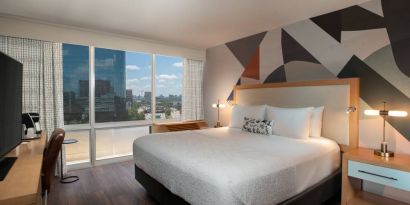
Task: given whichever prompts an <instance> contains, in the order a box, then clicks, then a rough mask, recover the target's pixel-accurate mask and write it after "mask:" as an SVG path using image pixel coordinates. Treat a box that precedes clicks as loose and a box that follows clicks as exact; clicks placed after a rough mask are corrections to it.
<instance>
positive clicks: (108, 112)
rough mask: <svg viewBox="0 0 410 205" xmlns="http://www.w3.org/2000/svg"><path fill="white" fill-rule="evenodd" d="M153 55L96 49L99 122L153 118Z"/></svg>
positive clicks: (97, 118)
mask: <svg viewBox="0 0 410 205" xmlns="http://www.w3.org/2000/svg"><path fill="white" fill-rule="evenodd" d="M151 62H152V57H151V55H150V54H144V53H137V52H126V51H120V50H112V49H103V48H95V121H96V122H118V121H129V120H146V119H150V118H151V115H150V113H151V109H150V104H151V98H150V96H151Z"/></svg>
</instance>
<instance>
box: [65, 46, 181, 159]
mask: <svg viewBox="0 0 410 205" xmlns="http://www.w3.org/2000/svg"><path fill="white" fill-rule="evenodd" d="M91 60H92V61H91ZM182 62H183V59H182V58H180V57H172V56H162V55H154V54H148V53H140V52H130V51H122V50H113V49H106V48H94V47H88V46H80V45H72V44H63V68H64V71H63V75H64V76H63V79H64V123H65V125H66V126H65V127H66V130H67V132H66V133H67V134H66V136H67V138H74V139H77V140H78V141H79V142H78V143H75V144H71V145H67V146H66V148H67V151H66V155H67V162H68V163H69V164H75V163H81V162H91V163H92V164H94V163H95V161H96V160H104V159H108V158H113V157H121V156H128V155H131V154H132V146H131V145H132V142H133V141H134V139H135V138H137V137H141V136H144V135H146V134H148V133H149V127H148V126H147V125H149V124H151V123H152V122H153V121H154V120H172V121H177V120H180V119H181V100H182V95H181V94H182V92H181V91H182V76H183V70H182ZM90 65H93V67H91V66H90ZM153 65H155V67H153ZM154 76H155V77H154ZM90 80H91V81H90ZM153 85H154V86H155V89H153ZM93 86H94V89H90V87H91V88H92V87H93ZM92 96H94V99H92V98H91V97H92ZM153 97H155V104H154V103H153ZM90 102H93V103H90ZM153 106H155V115H154V116H153V110H154V109H153Z"/></svg>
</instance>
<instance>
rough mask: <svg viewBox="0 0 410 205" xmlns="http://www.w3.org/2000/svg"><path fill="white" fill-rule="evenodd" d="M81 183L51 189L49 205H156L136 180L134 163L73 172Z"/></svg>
mask: <svg viewBox="0 0 410 205" xmlns="http://www.w3.org/2000/svg"><path fill="white" fill-rule="evenodd" d="M69 175H77V176H79V177H80V180H79V181H77V182H74V183H71V184H61V183H59V182H58V179H57V180H54V182H53V183H52V185H51V192H50V194H49V196H48V204H49V205H90V204H98V205H106V204H116V205H117V204H118V205H128V204H130V205H131V204H132V205H140V204H141V205H156V203H155V202H154V201H153V199H151V198H150V197H149V196H148V195H147V193H146V192H145V189H144V188H143V187H142V186H141V185H140V184H139V183H138V182H137V181H136V180H135V177H134V165H133V162H132V161H128V162H121V163H115V164H110V165H103V166H98V167H94V168H87V169H81V170H76V171H70V172H69Z"/></svg>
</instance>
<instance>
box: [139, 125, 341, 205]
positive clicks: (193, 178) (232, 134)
mask: <svg viewBox="0 0 410 205" xmlns="http://www.w3.org/2000/svg"><path fill="white" fill-rule="evenodd" d="M134 160H135V164H136V165H137V166H138V167H139V168H141V169H142V170H144V171H145V172H146V173H147V174H149V175H150V176H151V177H153V178H155V179H156V180H157V181H158V182H160V183H162V184H163V185H164V186H165V187H167V188H168V189H169V190H170V191H171V192H173V193H174V194H176V195H178V196H180V197H182V198H183V199H185V200H186V201H187V202H189V203H191V204H204V205H205V204H207V205H219V204H221V205H222V204H223V205H231V204H276V203H279V202H281V201H283V200H285V199H287V198H290V197H292V196H294V195H296V194H297V193H300V192H301V191H303V190H304V189H306V188H308V187H309V186H311V185H313V184H315V183H317V182H319V181H320V180H321V179H323V178H325V177H326V176H328V175H330V174H331V173H332V172H333V171H334V170H335V169H337V168H338V167H339V163H340V151H339V147H338V145H337V143H336V142H334V141H332V140H329V139H326V138H310V139H308V140H300V139H292V138H288V137H281V136H264V135H257V134H251V133H247V132H243V131H241V130H240V129H234V128H227V127H225V128H216V129H204V130H197V131H184V132H175V133H162V134H152V135H147V136H144V137H141V138H138V139H136V140H135V141H134Z"/></svg>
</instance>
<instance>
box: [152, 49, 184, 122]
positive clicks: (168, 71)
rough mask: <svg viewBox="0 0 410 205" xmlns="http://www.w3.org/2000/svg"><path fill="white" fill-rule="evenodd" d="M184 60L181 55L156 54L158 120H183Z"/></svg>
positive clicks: (156, 117) (156, 108) (156, 116)
mask: <svg viewBox="0 0 410 205" xmlns="http://www.w3.org/2000/svg"><path fill="white" fill-rule="evenodd" d="M182 62H183V59H182V58H180V57H171V56H162V55H157V56H156V73H155V79H156V80H155V83H156V90H155V101H156V105H155V106H156V107H155V110H156V115H155V119H157V120H175V121H178V120H181V102H182V75H183V70H182Z"/></svg>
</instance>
